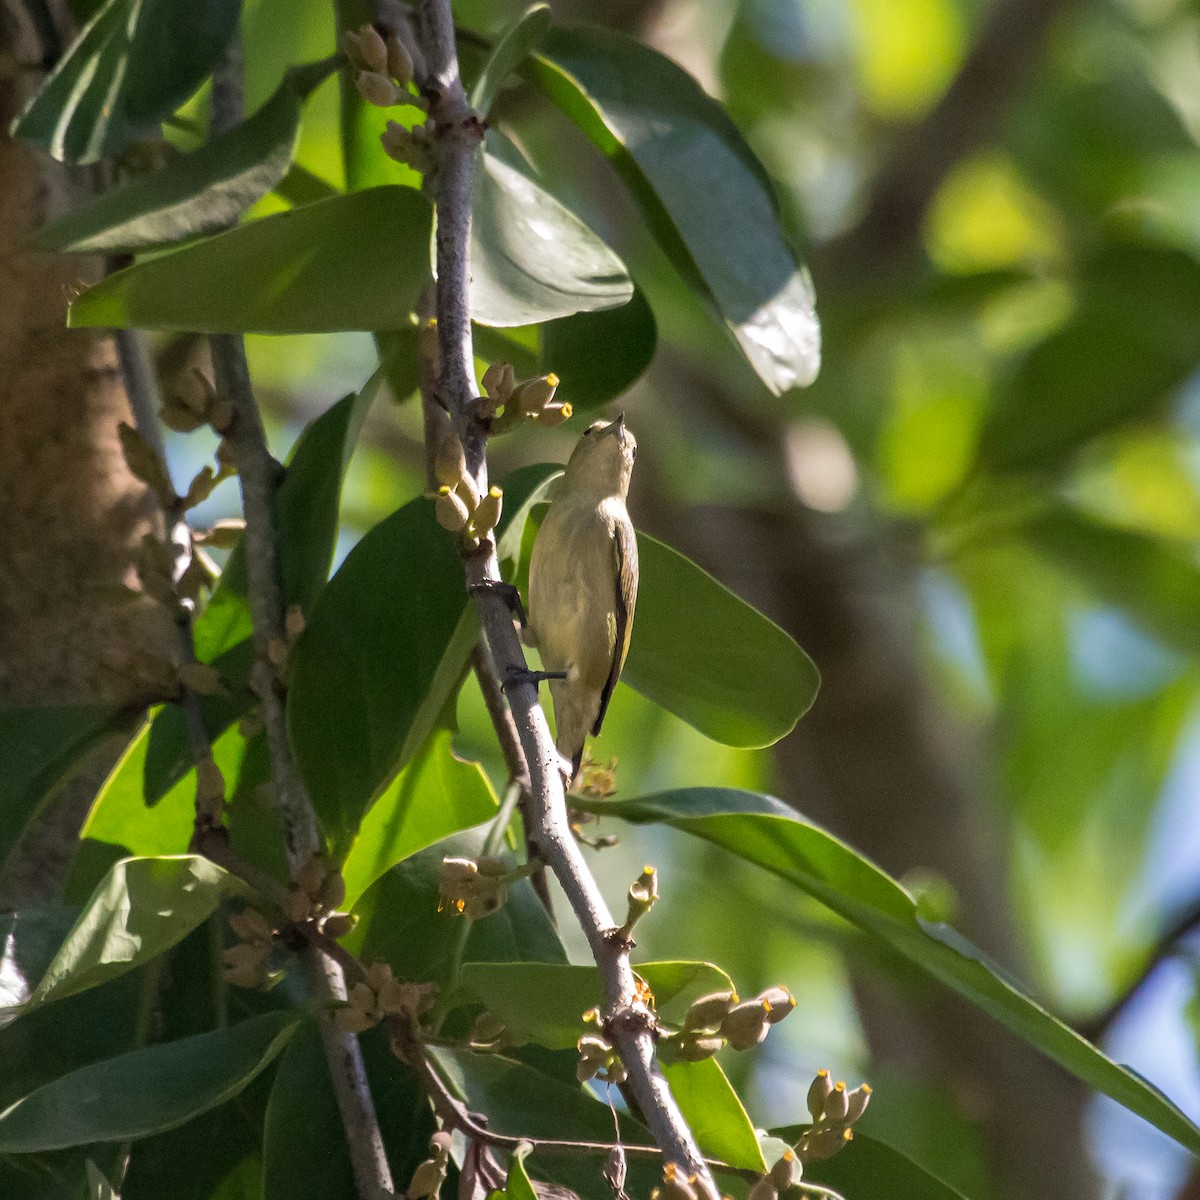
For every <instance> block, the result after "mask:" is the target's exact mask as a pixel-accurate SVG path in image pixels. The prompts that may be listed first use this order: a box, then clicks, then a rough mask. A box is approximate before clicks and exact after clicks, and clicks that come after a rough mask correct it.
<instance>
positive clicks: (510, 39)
mask: <svg viewBox="0 0 1200 1200" xmlns="http://www.w3.org/2000/svg"><path fill="white" fill-rule="evenodd" d="M550 20H551V17H550V6H549V5H547V4H534V5H532V6H531V7H529V8H527V9H526V10H525V11H524V12H523V13H522V14H521V15H520V16H519V17H518V18H517V19H516V20H515V21H514V22H513V23H512V24H511V25H510V26H509V27H508V28H507V29H506V30H505V31H504V34H503V35H502V36H501V38H500V40H499V41H498V42H497V43H496V45H495V47H494V48H493V50H492V52H491V54H489V55H488V58H487V62H485V63H484V64H483V70H482V71H481V72H480V74H479V78H478V79H477V80H476V81H475V86H474V87H473V88H472V89H471V107H472V108H473V109H474V110H475V111H476V112H477V113H479V115H480V116H482V117H486V116H487V115H488V113H489V112H490V111H491V108H492V105H493V104H494V103H495V101H496V97H497V96H498V95H499V94H500V89H501V88H502V87H503V86H504V81H505V80H506V79H507V78H508V77H509V76H510V75H511V74H512V73H513V72H514V71H515V70H516V69H517V68H518V67H519V66H520V65H521V63H522V62H524V61H525V58H526V56H527V55H528V54H529V53H530V51H532V50H534V49H535V48H536V47H537V45H538V43H539V42H540V41H541V40H542V38H543V37H545V35H546V30H547V29H549V28H550Z"/></svg>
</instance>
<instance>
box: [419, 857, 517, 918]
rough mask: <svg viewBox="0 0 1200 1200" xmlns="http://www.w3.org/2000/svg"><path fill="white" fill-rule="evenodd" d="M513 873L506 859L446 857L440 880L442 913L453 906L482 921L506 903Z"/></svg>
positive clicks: (455, 910)
mask: <svg viewBox="0 0 1200 1200" xmlns="http://www.w3.org/2000/svg"><path fill="white" fill-rule="evenodd" d="M512 879H513V873H512V872H510V871H509V869H508V867H507V866H506V865H505V862H504V860H503V859H502V858H496V857H494V856H493V855H490V854H485V855H483V856H482V857H480V858H478V859H475V858H443V859H442V869H441V874H440V876H439V879H438V891H439V893H440V894H439V898H438V912H442V911H443V910H444V909H447V908H449V909H452V910H453V911H454V912H456V913H461V914H462V915H463V916H466V917H471V918H472V919H474V920H478V919H479V918H480V917H487V916H491V914H492V913H494V912H495V911H496V910H497V909H499V908H500V906H501V905H502V904H503V903H504V901H505V898H506V896H507V894H508V885H509V884H510V883H511V882H512Z"/></svg>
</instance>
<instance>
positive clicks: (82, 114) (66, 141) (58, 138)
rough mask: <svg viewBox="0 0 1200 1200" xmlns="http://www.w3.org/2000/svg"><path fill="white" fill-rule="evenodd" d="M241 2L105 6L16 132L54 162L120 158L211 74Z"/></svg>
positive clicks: (145, 1) (118, 2) (116, 1)
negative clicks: (39, 148)
mask: <svg viewBox="0 0 1200 1200" xmlns="http://www.w3.org/2000/svg"><path fill="white" fill-rule="evenodd" d="M241 7H242V6H241V0H192V2H191V3H187V4H183V5H181V4H178V3H176V2H175V0H108V3H107V4H105V5H104V7H103V8H102V9H100V11H99V12H98V13H96V15H95V16H94V17H93V18H92V19H91V20H90V21H89V22H88V24H87V25H86V26H85V27H84V29H83V31H82V32H81V33H80V35H79V37H78V38H76V40H75V42H74V44H73V45H72V46H71V48H70V50H69V51H68V52H67V54H66V55H65V56H64V57H63V59H62V60H61V61H60V62H59V64H58V66H57V67H55V69H54V71H53V72H52V73H51V74H50V75H49V76H48V78H47V79H46V81H45V83H43V84H42V86H41V87H40V88H39V89H38V92H37V94H36V95H35V96H34V97H33V99H32V100H31V101H30V102H29V104H28V105H27V106H26V108H25V111H24V112H23V113H22V114H21V116H20V117H19V118H18V119H17V121H16V122H15V123H14V126H13V133H14V134H15V136H17V137H19V138H24V139H25V140H27V141H32V142H36V143H37V144H38V145H39V146H43V147H44V148H45V149H47V150H49V151H50V153H51V154H52V155H53V156H54V157H55V158H57V159H61V160H64V161H70V162H84V163H87V162H95V161H96V160H97V159H100V158H104V157H106V156H108V155H113V154H119V153H120V152H121V151H122V150H124V149H125V147H127V146H129V145H131V144H132V143H133V142H136V141H138V140H140V139H142V138H146V137H153V136H154V135H155V134H157V132H158V125H159V123H160V122H161V121H162V120H163V119H164V118H165V117H167V116H169V115H170V114H171V113H172V112H173V111H174V110H175V109H176V108H178V107H179V105H180V104H182V103H183V102H184V101H185V100H186V99H187V98H188V97H189V96H190V95H191V94H192V93H193V92H194V91H195V90H196V89H197V88H198V87H199V86H200V84H201V83H202V82H203V80H204V77H205V76H206V75H207V74H208V73H209V72H210V71H211V70H212V69H213V67H214V65H215V64H216V62H217V59H218V58H219V57H220V56H221V53H222V51H223V50H224V49H225V47H226V45H227V44H228V42H229V39H230V37H231V36H232V35H233V31H234V29H235V28H236V26H237V20H238V14H239V13H240V11H241Z"/></svg>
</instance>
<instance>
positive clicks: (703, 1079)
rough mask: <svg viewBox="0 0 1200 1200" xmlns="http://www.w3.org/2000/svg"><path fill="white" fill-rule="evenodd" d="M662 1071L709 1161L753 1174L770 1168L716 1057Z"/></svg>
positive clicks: (673, 1066)
mask: <svg viewBox="0 0 1200 1200" xmlns="http://www.w3.org/2000/svg"><path fill="white" fill-rule="evenodd" d="M662 1072H663V1074H664V1075H665V1076H666V1077H667V1083H669V1084H670V1085H671V1094H672V1095H673V1096H674V1097H675V1102H676V1103H677V1104H678V1105H679V1110H680V1112H682V1113H683V1119H684V1120H685V1121H686V1122H687V1123H688V1127H689V1128H690V1129H691V1131H692V1133H693V1134H695V1135H696V1141H697V1143H698V1144H699V1146H700V1149H701V1150H702V1151H703V1152H704V1153H705V1154H706V1155H707V1156H708V1157H709V1158H717V1159H720V1160H721V1162H724V1163H728V1164H729V1165H730V1166H731V1167H742V1168H744V1169H746V1170H750V1171H765V1170H766V1169H767V1164H766V1163H765V1162H764V1161H763V1154H762V1148H761V1147H760V1146H759V1144H758V1138H757V1137H756V1136H755V1133H754V1126H753V1125H752V1124H751V1122H750V1118H749V1116H748V1115H747V1113H746V1110H745V1108H744V1107H743V1105H742V1102H741V1100H739V1099H738V1094H737V1092H735V1091H734V1090H733V1088H732V1086H730V1083H729V1080H728V1079H726V1078H725V1072H724V1071H722V1070H721V1066H720V1064H719V1063H718V1062H717V1060H716V1059H715V1058H706V1059H705V1060H704V1061H703V1062H676V1063H664V1064H662Z"/></svg>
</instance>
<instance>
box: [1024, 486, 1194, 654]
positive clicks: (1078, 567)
mask: <svg viewBox="0 0 1200 1200" xmlns="http://www.w3.org/2000/svg"><path fill="white" fill-rule="evenodd" d="M1024 533H1025V536H1026V537H1027V538H1028V540H1029V541H1030V542H1031V543H1032V545H1033V546H1034V547H1035V548H1036V549H1037V550H1039V551H1040V552H1041V553H1042V554H1044V555H1045V556H1046V557H1047V558H1048V559H1049V560H1050V561H1051V562H1052V563H1054V564H1056V565H1057V566H1059V567H1062V568H1063V569H1064V570H1066V571H1068V572H1070V574H1072V575H1074V576H1075V577H1076V578H1077V579H1078V580H1079V581H1080V582H1081V583H1083V584H1084V586H1085V587H1087V588H1090V589H1091V590H1092V591H1093V592H1094V593H1095V594H1096V595H1097V596H1098V597H1100V599H1102V600H1105V601H1107V602H1108V603H1110V604H1115V605H1116V606H1117V607H1118V608H1121V609H1124V611H1125V612H1127V613H1128V614H1129V615H1130V616H1131V617H1132V618H1133V619H1134V620H1135V621H1137V622H1138V624H1140V625H1141V626H1142V627H1143V628H1144V629H1146V630H1147V631H1148V632H1149V633H1152V634H1154V635H1155V636H1156V637H1159V638H1161V639H1162V640H1163V641H1164V642H1165V643H1166V644H1167V645H1169V646H1174V647H1176V648H1177V649H1179V650H1182V651H1183V652H1184V653H1185V654H1191V655H1196V654H1200V563H1197V560H1196V553H1195V549H1194V547H1193V546H1191V545H1187V544H1177V545H1173V544H1172V543H1170V542H1167V541H1163V540H1161V539H1159V538H1153V537H1148V536H1147V535H1146V534H1144V533H1136V532H1134V531H1133V530H1128V529H1118V528H1115V527H1114V526H1111V525H1105V524H1103V523H1102V522H1100V521H1095V520H1092V519H1091V518H1090V517H1086V516H1084V515H1083V514H1082V513H1080V512H1078V511H1076V510H1074V509H1072V508H1070V507H1068V506H1067V505H1065V504H1055V505H1053V506H1051V507H1050V508H1048V509H1047V510H1046V511H1045V512H1043V513H1041V514H1040V515H1039V516H1037V517H1036V518H1034V520H1033V521H1032V522H1030V524H1029V525H1027V526H1026V527H1025V530H1024Z"/></svg>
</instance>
